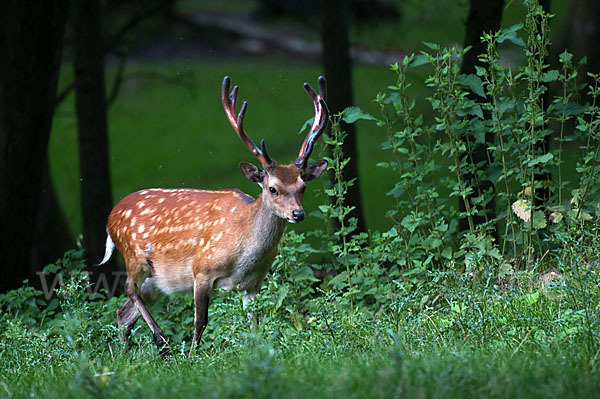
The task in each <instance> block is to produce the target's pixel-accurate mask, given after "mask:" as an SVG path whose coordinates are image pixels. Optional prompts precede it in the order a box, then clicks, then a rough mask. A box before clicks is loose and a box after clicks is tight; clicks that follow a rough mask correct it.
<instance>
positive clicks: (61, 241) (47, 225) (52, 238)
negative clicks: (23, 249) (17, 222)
mask: <svg viewBox="0 0 600 399" xmlns="http://www.w3.org/2000/svg"><path fill="white" fill-rule="evenodd" d="M73 244H74V241H73V238H72V236H71V233H70V231H69V225H68V223H67V219H66V218H65V215H64V213H63V211H62V209H61V208H60V204H59V203H58V199H57V198H56V192H55V191H54V183H53V182H52V177H51V176H50V165H49V164H48V161H47V160H46V162H45V165H44V168H43V172H42V182H41V185H40V197H39V201H38V214H37V218H36V222H35V229H34V235H33V247H32V249H31V263H30V270H29V273H30V275H35V273H36V272H38V271H40V270H42V269H43V267H44V266H46V265H47V264H49V263H52V262H54V261H55V260H56V259H59V258H61V257H62V256H63V255H64V253H65V251H67V250H68V249H70V248H73ZM33 285H34V286H37V287H38V288H40V287H41V281H40V280H38V279H37V278H36V279H35V280H34V284H33Z"/></svg>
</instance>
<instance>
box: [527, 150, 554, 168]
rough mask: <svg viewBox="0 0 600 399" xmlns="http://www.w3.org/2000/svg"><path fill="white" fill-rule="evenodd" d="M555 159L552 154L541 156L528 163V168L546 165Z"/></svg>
mask: <svg viewBox="0 0 600 399" xmlns="http://www.w3.org/2000/svg"><path fill="white" fill-rule="evenodd" d="M553 158H554V155H552V153H551V152H549V153H547V154H544V155H540V156H539V157H536V158H534V159H532V160H531V161H529V162H527V166H535V165H538V164H542V165H543V164H546V163H547V162H548V161H550V160H551V159H553Z"/></svg>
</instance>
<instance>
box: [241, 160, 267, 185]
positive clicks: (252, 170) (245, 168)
mask: <svg viewBox="0 0 600 399" xmlns="http://www.w3.org/2000/svg"><path fill="white" fill-rule="evenodd" d="M240 169H241V170H242V173H243V174H244V176H246V179H248V180H250V181H253V182H254V183H258V184H260V183H262V182H263V180H264V179H265V172H264V171H262V170H260V169H258V168H257V167H256V166H255V165H253V164H251V163H248V162H240Z"/></svg>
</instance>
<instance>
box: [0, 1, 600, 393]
mask: <svg viewBox="0 0 600 399" xmlns="http://www.w3.org/2000/svg"><path fill="white" fill-rule="evenodd" d="M526 4H528V5H529V7H530V12H529V15H530V16H529V17H528V18H529V19H528V22H527V23H526V24H525V25H524V26H523V27H522V26H514V27H510V28H507V29H506V30H503V31H501V32H499V33H496V34H490V35H485V36H484V40H485V41H486V42H487V43H488V51H487V53H486V54H483V55H481V57H482V60H483V61H485V62H486V63H487V64H486V65H487V67H486V68H480V69H478V72H477V74H476V75H468V76H465V75H461V74H460V70H459V68H458V59H459V57H460V56H461V55H462V54H463V53H464V51H467V50H459V49H457V48H452V49H443V48H440V47H439V46H437V45H435V44H431V43H429V44H427V46H428V48H429V49H430V50H431V52H422V53H421V54H420V55H416V56H408V57H406V58H405V60H404V61H403V62H402V63H401V64H398V65H394V66H393V67H392V70H393V72H394V73H395V74H396V78H397V81H396V83H395V84H394V85H391V86H390V87H389V88H388V90H389V91H388V92H387V93H382V94H381V95H379V96H378V97H377V98H376V100H375V101H376V102H377V103H378V104H379V105H380V107H381V110H382V114H381V116H380V117H379V118H376V117H374V116H371V115H368V114H366V113H365V112H363V111H361V110H359V109H355V108H354V109H347V110H345V111H344V112H343V113H341V114H339V115H334V116H333V117H332V120H331V122H332V129H331V133H330V134H329V136H328V137H327V138H326V142H327V144H328V145H329V146H330V148H331V157H330V158H329V164H330V167H331V169H332V175H333V176H335V179H334V180H333V183H332V184H331V185H330V186H328V187H326V188H325V189H324V191H323V194H324V196H325V197H329V198H330V201H328V203H327V204H322V205H321V206H319V209H318V210H317V211H315V212H314V213H313V214H312V217H317V218H322V219H323V220H324V221H326V222H327V225H328V226H329V227H328V228H326V229H322V230H315V231H311V232H310V233H306V234H305V233H302V234H300V233H296V232H294V231H293V230H289V231H288V232H287V233H286V234H285V236H284V238H283V240H282V242H281V244H280V249H279V253H278V255H277V258H276V259H275V262H274V263H273V266H272V271H271V273H270V274H269V275H268V276H267V279H266V281H265V283H264V285H263V289H262V290H261V293H260V295H258V296H257V297H256V299H255V301H254V302H253V304H252V305H251V306H252V307H253V309H251V311H252V312H253V313H254V314H256V315H258V317H259V323H258V325H257V326H256V328H254V329H253V330H252V331H250V329H249V328H248V319H247V315H246V313H245V311H244V310H243V309H242V305H241V303H242V302H241V295H242V294H243V293H239V294H235V293H224V292H218V293H215V294H214V295H213V297H212V298H211V305H210V309H209V312H210V313H209V320H210V322H209V324H208V327H207V329H206V331H205V333H204V335H203V339H202V342H201V343H200V345H199V348H198V350H197V351H196V353H195V354H194V355H193V356H191V357H188V356H187V353H188V351H189V340H190V338H191V336H192V331H193V322H194V316H193V315H194V311H193V305H192V299H191V298H190V297H189V296H187V295H175V296H170V297H165V298H162V299H161V300H160V301H159V302H158V303H157V304H156V305H155V306H154V308H153V311H152V313H153V315H154V317H155V318H156V320H157V321H158V323H159V324H160V325H161V327H162V329H163V331H164V332H165V335H166V336H167V338H168V340H169V341H170V347H171V349H172V351H173V356H172V357H170V358H167V359H160V357H159V356H158V354H157V352H156V350H155V347H154V345H153V342H152V339H151V334H150V333H149V331H148V328H147V326H146V325H145V324H144V323H141V322H140V323H139V324H138V326H137V327H136V329H135V330H134V332H133V334H132V339H133V344H132V345H131V346H130V347H129V349H128V350H126V348H125V347H124V344H123V343H122V342H121V341H120V340H119V331H118V329H117V327H116V317H115V312H116V309H117V307H118V306H119V305H120V304H121V303H123V301H124V298H123V297H112V298H110V299H107V296H106V295H102V294H100V293H96V292H94V290H92V289H91V287H90V282H89V278H88V274H87V272H86V271H85V269H86V267H85V262H84V260H83V259H82V256H83V254H82V252H81V251H72V252H68V253H67V254H65V256H64V258H63V259H61V260H59V261H57V262H56V263H55V264H53V265H49V266H47V268H46V270H45V272H47V273H52V274H55V275H58V276H60V279H58V280H56V281H60V284H59V286H58V287H56V289H55V290H54V291H53V292H52V293H51V294H52V295H50V296H49V297H46V296H45V295H43V294H46V293H42V292H40V291H38V290H36V289H34V288H32V287H31V286H29V285H28V284H25V285H24V286H23V287H22V288H20V289H17V290H13V291H10V292H8V293H6V294H3V295H1V296H0V369H1V370H2V372H1V373H0V395H1V396H3V397H24V396H33V397H61V398H62V397H165V396H167V395H169V396H173V397H187V396H192V395H196V396H202V397H243V398H252V397H260V398H263V397H273V398H280V397H292V398H293V397H307V396H315V397H342V396H343V397H350V398H351V397H357V398H359V397H360V398H365V397H378V398H382V397H385V398H388V397H445V398H446V397H448V398H451V397H456V398H465V397H482V396H483V397H565V396H568V397H592V396H594V395H598V393H600V392H599V391H600V380H599V379H598V375H599V374H598V355H599V353H600V345H599V343H600V292H599V290H598V286H599V284H600V276H599V275H598V270H600V264H599V263H600V260H599V257H598V255H597V248H599V247H600V235H599V233H600V221H599V218H598V210H599V209H598V190H597V184H596V183H595V181H596V180H597V173H598V168H599V166H598V151H599V150H598V148H599V145H598V136H597V132H596V126H597V124H598V121H599V120H600V119H599V118H598V108H597V106H596V98H597V95H598V88H597V83H598V76H597V75H593V74H592V75H591V76H590V78H591V82H592V83H591V84H590V85H587V84H586V85H585V86H584V85H583V84H582V83H581V82H579V81H578V79H577V72H576V67H577V65H576V64H575V63H574V61H573V60H572V57H571V56H570V55H569V54H568V53H567V52H565V53H563V54H562V55H561V56H560V64H561V68H562V69H561V70H551V69H549V67H548V66H547V65H546V63H547V62H546V61H545V57H546V53H545V50H544V49H545V48H546V46H547V44H548V43H547V39H546V37H545V33H544V32H545V29H547V28H546V27H545V25H544V22H543V21H544V20H545V19H546V18H547V17H548V16H547V15H545V14H543V12H542V11H541V9H540V8H539V7H537V6H536V4H534V3H532V2H529V1H528V2H526ZM532 21H538V22H539V21H542V25H541V27H540V28H539V29H538V28H537V27H534V26H533V25H531V24H532V23H533V22H532ZM536 23H537V22H536ZM536 26H537V25H536ZM523 29H525V30H524V37H525V39H523V38H522V37H521V36H520V35H519V34H520V32H521V30H523ZM504 42H512V43H514V44H515V45H516V46H518V47H522V48H523V52H524V57H525V59H526V62H525V63H524V65H525V66H524V67H522V68H518V69H515V70H514V71H513V70H512V69H511V68H509V67H506V66H504V65H506V63H504V62H502V57H501V56H500V54H501V51H500V49H501V47H500V45H501V44H502V43H504ZM423 65H429V66H430V67H431V68H432V74H431V76H430V78H428V79H427V84H428V85H429V86H430V88H431V90H432V93H431V96H430V98H429V101H430V103H431V106H432V109H433V111H434V114H435V116H434V119H433V120H432V121H427V120H425V118H424V117H423V116H422V115H413V114H412V110H413V109H414V107H415V103H414V100H413V99H412V98H411V97H410V94H409V89H410V87H409V85H408V84H407V83H406V82H407V80H406V75H407V74H408V73H409V72H410V70H411V69H412V68H415V67H422V66H423ZM550 82H554V83H555V84H556V85H557V87H560V91H559V92H560V94H559V95H557V96H555V98H554V99H553V100H552V102H551V104H545V105H544V104H543V103H542V102H541V100H540V99H541V98H542V97H543V95H545V93H546V90H548V87H547V86H546V83H550ZM582 90H584V91H585V92H586V93H587V94H588V97H584V95H583V94H582V93H581V91H582ZM473 93H474V94H473ZM586 99H587V100H586ZM357 119H367V120H372V121H375V122H376V123H377V124H378V125H379V126H380V127H381V128H382V129H384V130H385V131H386V132H387V134H388V139H387V141H386V142H385V143H384V145H383V147H384V149H386V150H389V153H390V154H391V156H392V160H388V161H382V163H381V164H380V165H381V166H382V167H386V168H392V169H394V170H395V171H397V172H398V180H397V182H396V183H395V184H393V185H391V189H390V195H391V196H393V197H394V198H395V199H396V201H397V206H396V207H395V208H394V209H392V210H390V211H389V212H388V215H389V217H390V218H391V219H392V220H393V221H394V225H393V227H392V228H390V229H389V230H387V231H383V232H369V233H361V234H356V233H355V231H354V230H355V226H356V220H352V219H349V218H348V217H347V216H348V214H349V212H350V211H351V208H349V207H348V206H347V205H346V204H345V196H346V192H347V188H348V187H349V186H350V185H351V184H353V182H352V181H350V182H344V181H342V180H341V178H340V176H341V175H342V173H341V172H342V170H343V168H344V166H345V165H346V163H347V160H346V159H344V158H343V154H342V153H341V144H342V143H343V140H344V137H345V133H344V132H343V131H341V129H340V124H339V122H340V120H344V121H346V122H349V123H352V122H353V121H355V120H357ZM573 142H575V143H579V144H580V145H581V147H582V148H581V154H582V158H581V160H580V161H579V162H578V166H577V171H578V175H577V180H576V181H573V182H570V183H569V182H566V181H564V179H563V177H562V174H561V173H562V168H563V164H564V159H563V155H564V154H563V151H564V146H566V145H573ZM567 143H568V144H567ZM477 145H485V146H486V147H485V150H486V154H487V156H488V157H487V159H488V160H487V161H486V162H483V163H473V162H472V160H473V157H472V152H473V150H474V148H476V146H477ZM443 169H447V172H448V173H446V172H444V170H443ZM540 176H543V177H542V178H541V177H540ZM481 181H492V182H493V183H494V184H492V185H491V186H490V187H495V189H492V188H488V189H485V190H484V191H480V192H478V191H477V190H481V189H482V187H484V186H483V185H481V184H479V183H480V182H481ZM546 189H547V190H546ZM486 190H487V191H486ZM490 196H494V199H495V201H494V202H493V203H494V207H490V206H488V204H489V203H491V202H490V201H491V200H490ZM456 200H458V201H460V202H462V203H463V205H464V208H463V209H462V210H461V208H460V207H459V206H458V204H457V201H456ZM460 219H463V220H466V221H467V223H466V224H465V226H466V228H465V230H462V231H461V230H460V228H459V226H460ZM478 221H479V222H478ZM315 237H316V238H317V240H315V239H314V238H315ZM314 242H319V243H321V245H320V247H318V248H314V247H313V246H312V244H311V243H314Z"/></svg>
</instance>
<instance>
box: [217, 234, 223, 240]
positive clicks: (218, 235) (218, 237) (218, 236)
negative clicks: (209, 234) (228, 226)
mask: <svg viewBox="0 0 600 399" xmlns="http://www.w3.org/2000/svg"><path fill="white" fill-rule="evenodd" d="M221 237H223V232H220V233H219V234H217V236H216V237H215V241H219V240H220V239H221Z"/></svg>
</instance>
